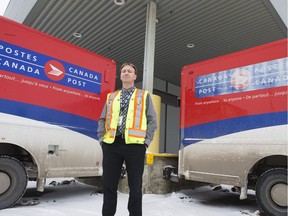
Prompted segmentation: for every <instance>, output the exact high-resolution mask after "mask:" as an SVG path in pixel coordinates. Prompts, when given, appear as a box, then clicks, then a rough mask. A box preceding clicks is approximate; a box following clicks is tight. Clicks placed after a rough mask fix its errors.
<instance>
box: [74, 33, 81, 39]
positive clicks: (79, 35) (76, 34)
mask: <svg viewBox="0 0 288 216" xmlns="http://www.w3.org/2000/svg"><path fill="white" fill-rule="evenodd" d="M73 36H74V37H76V38H81V37H82V34H81V33H80V32H74V33H73Z"/></svg>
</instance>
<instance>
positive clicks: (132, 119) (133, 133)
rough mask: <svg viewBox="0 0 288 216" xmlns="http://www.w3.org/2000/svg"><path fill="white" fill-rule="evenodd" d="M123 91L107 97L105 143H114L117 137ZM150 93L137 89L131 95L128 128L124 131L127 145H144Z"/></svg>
mask: <svg viewBox="0 0 288 216" xmlns="http://www.w3.org/2000/svg"><path fill="white" fill-rule="evenodd" d="M120 94H121V90H119V91H116V92H113V93H110V94H108V95H107V101H106V103H107V109H106V122H105V127H106V128H105V129H106V133H105V134H104V139H103V141H104V142H105V143H113V142H114V140H115V136H116V131H117V124H118V120H119V114H120ZM147 95H148V91H146V90H143V89H137V88H136V89H135V91H134V92H133V94H132V95H131V98H130V101H129V106H128V112H127V117H126V128H125V131H124V135H125V142H126V144H135V143H137V144H144V142H145V137H146V130H147V119H146V112H145V111H146V98H147Z"/></svg>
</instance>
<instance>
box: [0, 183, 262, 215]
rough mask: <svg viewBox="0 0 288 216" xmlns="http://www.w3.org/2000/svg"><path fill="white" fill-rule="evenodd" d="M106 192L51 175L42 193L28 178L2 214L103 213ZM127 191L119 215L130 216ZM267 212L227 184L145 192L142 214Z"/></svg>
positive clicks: (250, 213)
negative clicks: (25, 186) (14, 201)
mask: <svg viewBox="0 0 288 216" xmlns="http://www.w3.org/2000/svg"><path fill="white" fill-rule="evenodd" d="M102 199H103V194H101V193H98V192H97V191H96V188H95V187H92V186H89V185H85V184H82V183H80V182H77V181H76V182H75V181H74V180H73V179H48V180H47V183H46V187H45V191H44V192H43V193H40V192H37V191H36V183H35V182H29V183H28V189H27V191H26V193H25V195H24V197H23V198H22V200H21V201H20V202H19V204H17V205H16V206H15V207H12V208H8V209H3V210H0V216H66V215H67V216H68V215H69V216H89V215H93V216H101V208H102ZM127 201H128V195H127V194H123V193H118V206H117V213H116V216H128V215H129V214H128V211H127V208H126V207H127ZM211 215H213V216H265V214H263V213H260V212H259V207H258V205H257V202H256V200H255V195H254V194H253V193H252V192H251V193H250V194H249V196H248V199H246V200H239V194H237V193H233V192H231V190H230V188H229V187H227V186H222V187H221V188H220V189H218V190H214V191H213V188H212V187H209V186H204V187H200V188H197V189H194V190H192V189H191V190H190V189H189V190H182V191H179V192H173V193H170V194H165V195H155V194H144V195H143V216H211Z"/></svg>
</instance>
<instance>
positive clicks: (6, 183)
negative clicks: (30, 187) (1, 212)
mask: <svg viewBox="0 0 288 216" xmlns="http://www.w3.org/2000/svg"><path fill="white" fill-rule="evenodd" d="M0 182H1V184H0V209H3V208H7V207H9V206H12V205H14V204H16V203H17V202H18V201H19V200H20V199H21V198H22V196H23V194H24V192H25V190H26V187H27V182H28V176H27V171H26V169H25V167H24V166H23V164H22V163H21V162H20V161H18V160H17V159H15V158H13V157H9V156H3V155H2V156H0Z"/></svg>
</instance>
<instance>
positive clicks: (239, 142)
mask: <svg viewBox="0 0 288 216" xmlns="http://www.w3.org/2000/svg"><path fill="white" fill-rule="evenodd" d="M287 71H288V58H287V39H283V40H279V41H275V42H271V43H267V44H264V45H260V46H257V47H254V48H250V49H246V50H242V51H239V52H236V53H232V54H229V55H225V56H220V57H217V58H213V59H209V60H205V61H203V62H199V63H195V64H191V65H187V66H185V67H183V69H182V79H181V108H180V109H181V111H180V118H181V119H180V125H181V130H180V131H181V132H180V133H181V134H180V137H181V146H180V151H179V161H178V175H177V177H179V178H183V179H186V180H194V181H200V182H207V183H212V184H226V185H232V186H235V187H234V188H236V189H238V190H239V192H240V199H245V198H246V197H247V190H248V189H252V190H255V192H256V198H257V201H258V203H259V205H260V207H261V208H262V209H263V210H264V211H265V212H266V213H267V215H269V216H284V215H285V216H286V215H287V144H288V139H287V136H288V127H287V94H288V89H287V82H288V72H287ZM172 176H173V175H172Z"/></svg>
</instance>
